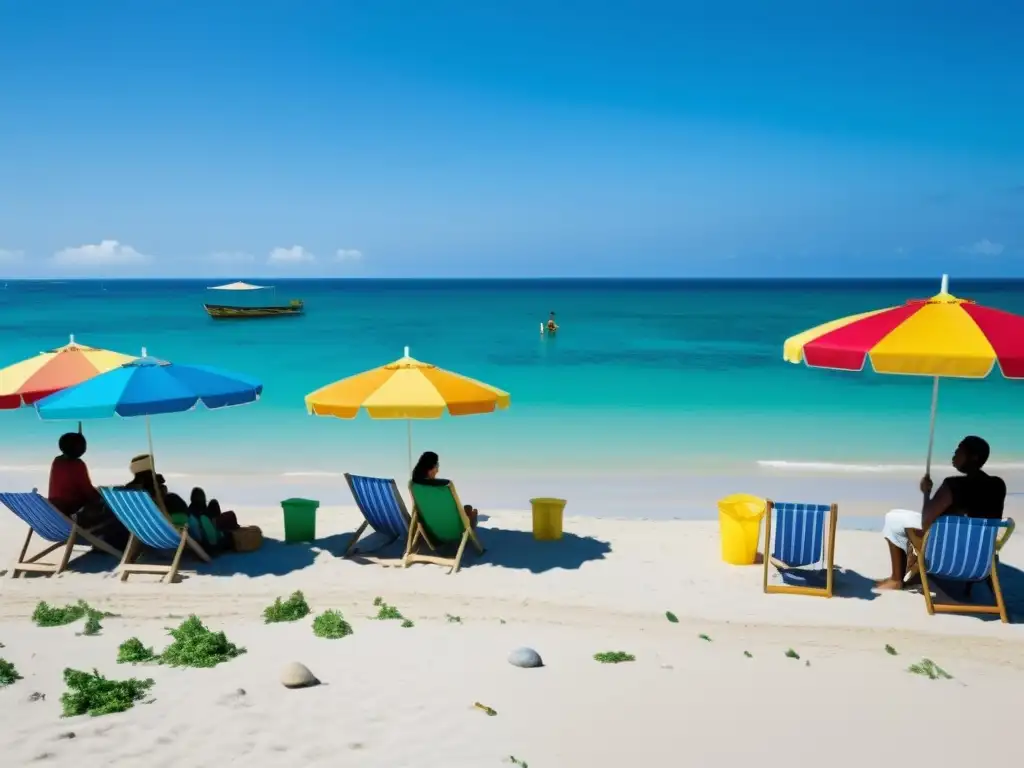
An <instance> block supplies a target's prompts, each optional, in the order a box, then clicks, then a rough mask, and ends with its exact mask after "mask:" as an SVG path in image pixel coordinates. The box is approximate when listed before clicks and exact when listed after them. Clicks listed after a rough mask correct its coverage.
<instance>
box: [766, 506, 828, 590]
mask: <svg viewBox="0 0 1024 768" xmlns="http://www.w3.org/2000/svg"><path fill="white" fill-rule="evenodd" d="M773 509H775V503H774V502H773V501H771V500H770V499H769V500H767V501H766V502H765V514H764V582H763V585H764V592H765V594H767V595H772V594H788V595H808V596H811V597H832V593H833V583H834V579H835V555H836V524H837V523H838V521H839V505H838V504H831V505H829V513H828V539H827V540H826V541H825V569H826V570H825V586H824V587H801V586H789V585H786V584H769V583H768V567H769V566H774V567H775V568H777V569H778V570H779V571H784V570H791V567H790V566H789V565H787V564H786V563H782V562H780V561H778V560H776V559H775V558H774V557H772V556H771V544H772V510H773Z"/></svg>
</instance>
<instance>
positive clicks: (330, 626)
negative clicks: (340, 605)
mask: <svg viewBox="0 0 1024 768" xmlns="http://www.w3.org/2000/svg"><path fill="white" fill-rule="evenodd" d="M313 634H314V635H316V636H317V637H323V638H326V639H328V640H338V639H340V638H342V637H348V636H349V635H351V634H352V625H351V624H349V623H348V622H347V621H345V617H344V616H342V615H341V611H324V612H323V613H321V614H320V615H319V616H317V617H316V618H315V619H313Z"/></svg>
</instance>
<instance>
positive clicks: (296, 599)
mask: <svg viewBox="0 0 1024 768" xmlns="http://www.w3.org/2000/svg"><path fill="white" fill-rule="evenodd" d="M308 615H309V603H307V602H306V597H305V595H303V594H302V593H301V592H292V596H291V597H289V598H288V599H287V600H285V601H284V602H281V598H280V597H279V598H277V599H276V600H275V601H274V604H273V605H268V606H267V607H266V608H264V609H263V621H264V622H265V623H267V624H276V623H278V622H281V621H298V620H299V619H304V618H306V616H308Z"/></svg>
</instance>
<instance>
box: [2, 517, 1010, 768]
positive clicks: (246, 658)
mask: <svg viewBox="0 0 1024 768" xmlns="http://www.w3.org/2000/svg"><path fill="white" fill-rule="evenodd" d="M279 515H280V513H279V512H273V513H270V512H268V513H267V514H265V515H261V514H260V513H258V512H257V511H248V512H246V511H240V516H241V518H242V519H243V520H244V521H246V522H254V523H256V524H259V525H261V526H263V528H264V531H265V532H266V533H267V534H268V535H269V536H271V537H274V536H276V537H280V535H281V531H280V521H279ZM358 519H359V518H358V517H357V516H356V515H355V514H354V513H353V511H352V510H345V511H338V510H330V509H327V510H322V512H321V514H320V517H319V520H318V532H319V534H320V535H321V537H323V538H322V539H321V544H322V545H323V547H324V550H323V551H316V550H311V549H309V548H306V547H301V546H300V547H285V546H281V545H275V543H274V542H273V541H270V542H268V544H267V546H266V547H265V548H264V550H263V551H262V552H260V553H257V554H253V555H244V556H229V557H226V558H222V559H221V560H220V561H219V562H218V563H216V565H215V568H214V570H213V572H212V574H208V575H201V576H194V575H193V576H191V577H190V578H187V579H186V580H185V581H183V582H182V583H180V584H173V585H164V584H157V583H155V582H154V581H152V580H148V579H146V578H144V577H139V578H136V579H133V580H132V581H130V582H128V583H124V584H123V583H120V582H118V581H116V580H114V579H110V578H109V576H108V575H107V574H106V573H104V572H102V571H99V572H97V570H98V568H99V567H100V565H99V563H100V561H98V560H97V559H96V558H95V556H93V555H89V556H88V558H87V559H86V560H84V561H81V562H79V563H78V564H77V566H75V565H73V566H72V567H73V568H75V567H78V568H79V569H80V570H79V571H78V572H75V571H72V572H69V573H67V574H66V575H64V576H62V577H60V578H57V579H40V578H33V579H19V580H17V581H14V580H10V579H5V580H3V581H2V583H0V641H2V642H3V643H4V644H5V646H6V647H4V648H2V649H0V657H3V658H6V659H7V660H9V661H11V662H13V663H14V664H15V666H16V667H17V669H18V671H19V672H20V673H21V674H22V675H23V676H24V679H23V680H20V681H18V682H16V683H15V684H13V685H11V686H8V687H6V688H3V689H0V708H2V712H3V718H2V722H3V725H2V726H0V750H2V754H3V755H4V757H3V761H2V764H3V765H4V768H7V766H12V767H13V766H21V765H30V764H31V765H43V766H45V765H65V764H67V765H72V764H73V765H76V766H79V767H80V768H88V767H90V766H97V767H99V766H107V765H114V766H141V765H145V766H148V767H151V768H158V767H159V766H167V768H172V767H177V766H182V765H189V766H195V767H196V768H199V767H200V766H222V765H228V764H232V762H233V761H235V762H238V763H241V762H243V761H244V763H245V764H247V765H252V766H257V767H261V766H268V767H269V766H292V765H309V766H321V765H322V766H328V765H330V766H336V765H351V766H379V767H380V768H402V767H403V766H410V768H411V767H412V766H416V768H433V767H434V766H436V767H437V768H441V767H442V766H444V767H445V768H449V767H461V766H465V767H466V768H486V767H487V766H491V765H493V766H496V767H498V766H502V765H506V766H508V765H510V764H511V763H510V757H513V756H514V757H515V758H517V759H518V760H521V761H523V762H525V763H527V764H529V765H530V766H531V768H543V767H544V766H557V768H575V767H576V766H580V768H610V767H611V766H619V765H622V764H637V765H650V766H666V767H669V766H678V765H699V766H702V767H707V768H714V767H715V766H723V767H725V766H729V767H730V768H731V767H732V766H736V765H742V764H744V763H746V762H750V763H753V762H757V763H759V764H762V765H765V766H770V767H774V766H787V768H788V767H789V766H792V765H793V764H794V760H795V762H796V763H798V764H805V763H808V764H809V763H811V762H819V761H820V762H822V763H823V764H826V765H830V766H841V767H842V766H850V767H851V768H852V767H853V766H857V768H862V766H863V765H866V764H869V763H873V762H876V761H877V760H879V759H880V757H879V756H883V758H882V759H885V760H887V761H888V760H892V761H898V762H904V761H908V760H911V759H913V760H915V761H923V762H924V763H925V764H933V765H956V764H961V763H965V764H966V763H968V762H970V763H971V764H985V763H988V762H994V761H996V760H1002V759H1003V754H1004V749H1005V743H1006V742H1005V740H1004V739H1002V738H998V737H996V738H992V739H985V738H979V735H978V733H977V730H976V729H972V728H970V727H969V724H967V725H965V723H967V720H965V715H964V713H975V714H976V715H977V713H982V715H979V716H983V717H984V720H985V723H986V729H987V731H988V732H991V733H994V734H1003V733H1011V734H1012V733H1013V732H1014V729H1015V728H1016V726H1017V724H1018V721H1019V713H1018V711H1017V710H1018V706H1017V704H1018V703H1019V700H1020V691H1021V690H1022V687H1024V653H1022V650H1024V630H1022V628H1021V627H1020V626H1018V625H1008V626H1007V625H1002V624H1000V623H999V622H991V621H982V620H979V619H977V618H974V617H969V616H934V617H931V616H928V615H927V614H926V613H925V609H924V601H923V600H922V598H921V597H920V595H919V594H913V593H887V594H882V595H873V594H872V593H871V592H870V590H869V589H868V588H867V587H868V580H869V579H870V578H873V577H877V576H880V575H882V574H883V573H884V571H885V568H886V565H887V563H886V556H885V549H884V545H883V544H882V542H881V541H880V540H879V537H878V536H877V534H868V533H856V532H847V531H841V532H840V534H839V536H838V543H837V560H838V562H839V563H840V564H841V565H842V566H843V567H844V568H845V569H846V573H845V574H844V575H843V576H842V577H841V578H840V579H839V588H838V592H839V596H837V597H836V598H834V599H832V600H823V599H819V598H812V597H792V596H775V595H772V596H766V595H764V594H762V592H761V588H760V579H761V570H760V568H759V567H751V568H733V567H729V566H726V565H724V564H722V563H721V562H720V561H719V558H718V539H717V529H716V527H715V526H714V525H711V524H704V523H677V522H669V523H650V522H621V521H606V520H593V519H569V520H567V521H566V530H567V531H568V532H571V533H574V534H577V535H579V536H582V537H592V538H590V539H584V540H580V539H577V538H567V539H565V540H563V541H562V542H558V543H547V544H545V545H543V546H539V545H537V546H534V545H532V544H531V542H530V540H529V536H528V535H527V534H525V533H522V532H521V531H522V529H523V528H524V527H525V526H527V525H528V522H529V516H528V514H524V513H503V514H496V515H492V516H491V518H490V519H489V520H487V521H486V522H485V523H483V524H482V529H481V537H482V539H483V541H484V543H485V545H487V546H488V547H489V551H488V554H487V556H485V560H484V563H483V564H481V565H473V563H474V562H475V560H474V555H473V554H472V553H470V554H467V557H466V564H467V566H468V567H465V568H464V570H463V571H462V572H461V573H459V574H457V575H454V576H448V575H446V573H445V570H444V569H442V568H439V567H434V566H417V567H414V568H410V569H408V570H404V569H401V568H382V567H379V566H377V565H372V564H360V563H359V562H355V561H348V560H342V559H340V558H337V557H335V554H336V553H340V552H341V551H342V549H343V548H344V546H345V544H346V543H347V537H334V534H336V533H340V532H342V531H344V532H346V533H347V532H350V531H352V530H354V529H355V527H356V524H357V523H358ZM495 529H497V530H495ZM22 530H23V529H22V528H21V526H20V525H19V524H18V521H17V520H8V519H7V518H5V517H0V541H7V542H9V543H10V542H14V541H17V540H18V539H20V536H22V535H23V533H21V531H22ZM332 537H333V538H332ZM602 542H604V543H602ZM10 554H11V555H13V554H14V553H13V552H11V553H10ZM1003 560H1004V563H1005V566H1006V567H1005V568H1004V572H1005V573H1004V578H1003V581H1004V587H1005V588H1006V591H1007V593H1008V596H1011V595H1012V598H1011V599H1012V600H1013V606H1014V608H1015V609H1016V610H1018V611H1020V610H1021V609H1022V608H1024V605H1022V603H1021V600H1022V598H1024V588H1022V579H1021V578H1019V577H1020V575H1021V572H1020V570H1018V569H1019V568H1020V567H1021V566H1024V540H1011V541H1010V543H1009V545H1008V546H1007V547H1006V550H1005V551H1004V557H1003ZM261 570H262V571H264V572H265V573H267V575H255V574H257V572H259V571H261ZM246 573H250V574H253V575H246ZM275 573H277V574H283V575H271V574H275ZM296 589H301V590H303V592H304V593H305V595H306V598H307V600H308V602H309V603H310V605H311V607H312V608H313V612H314V615H315V614H317V613H319V612H321V611H323V610H325V609H328V608H334V609H338V610H341V611H342V612H343V613H344V614H345V617H346V619H347V620H348V621H350V622H351V623H352V626H353V628H354V634H353V635H352V636H350V637H346V638H343V639H340V640H323V639H320V638H317V637H315V636H314V635H313V634H312V630H311V624H312V616H310V617H307V618H305V619H303V620H302V621H299V622H296V623H294V624H273V625H265V624H263V623H262V621H261V618H260V615H261V611H262V609H263V608H264V607H265V606H266V605H268V604H269V603H270V602H272V601H273V599H274V598H275V597H277V596H282V597H287V596H288V595H289V594H290V593H291V592H292V591H294V590H296ZM976 591H978V592H979V593H981V594H985V592H986V590H985V589H984V588H978V589H977V590H976ZM377 595H381V596H383V597H384V599H385V600H386V601H387V602H388V603H389V604H392V605H394V606H396V607H397V608H398V609H399V610H400V611H401V612H402V614H403V615H405V616H406V617H408V618H409V619H411V620H413V621H414V622H415V626H414V627H412V628H408V629H403V628H402V627H401V626H400V624H399V622H397V621H377V620H374V619H372V618H371V617H372V616H375V615H376V611H377V609H376V608H375V607H374V606H373V604H372V603H373V598H374V597H375V596H377ZM80 598H81V599H85V600H87V601H89V602H90V603H92V604H93V605H94V606H96V607H98V608H101V609H103V610H108V611H111V612H113V613H117V614H119V616H118V617H112V618H106V619H104V620H103V625H104V628H103V632H102V634H100V635H99V636H96V637H80V636H76V634H75V633H76V632H77V631H80V627H78V626H69V627H59V628H38V627H35V626H34V625H33V624H32V623H31V621H30V620H29V616H30V615H31V613H32V609H33V607H34V606H35V603H36V602H37V601H39V600H47V601H48V602H50V603H51V604H62V603H65V602H72V601H74V600H77V599H80ZM666 610H671V611H672V612H673V613H674V614H675V615H676V616H678V617H679V622H678V623H671V622H669V621H667V620H666V618H665V611H666ZM189 613H196V614H198V615H199V616H200V617H201V618H202V619H203V620H204V622H205V623H206V624H207V625H208V626H209V627H210V628H211V629H213V630H224V631H225V632H226V633H227V635H228V638H229V639H230V640H231V641H232V642H235V643H237V644H239V645H242V646H245V647H246V648H247V649H248V652H247V653H246V654H244V655H242V656H240V657H239V658H237V659H234V660H232V661H229V662H227V663H225V664H221V665H219V666H217V667H215V668H214V669H172V668H167V667H162V666H158V665H144V666H137V667H132V666H129V665H118V664H117V663H116V661H115V660H116V655H117V646H118V645H119V644H120V643H121V642H122V641H124V640H125V639H127V638H128V637H130V636H137V637H139V638H140V639H141V640H142V642H143V643H144V644H145V645H147V646H148V645H153V646H155V647H156V650H157V651H159V650H161V649H162V648H163V647H164V646H165V645H166V644H167V642H168V638H167V636H166V628H167V627H169V626H174V625H176V624H178V623H180V621H181V620H182V619H183V618H184V617H185V616H187V615H188V614H189ZM445 614H453V615H458V616H461V617H462V621H461V622H458V623H455V622H449V621H446V619H445ZM702 634H703V635H707V636H708V637H709V638H710V642H708V641H706V640H702V639H701V638H700V637H699V636H700V635H702ZM524 638H529V642H530V643H531V644H532V645H533V646H534V647H535V648H538V649H543V652H544V660H545V663H546V665H547V666H546V668H545V670H544V673H543V674H540V675H534V674H524V672H523V671H522V670H520V669H516V668H514V667H512V666H510V665H509V664H508V663H507V660H506V656H507V652H508V649H509V648H515V647H517V646H518V645H519V644H520V643H521V642H522V641H523V639H524ZM887 644H888V645H891V646H893V647H894V648H895V649H896V651H897V653H898V655H895V656H893V655H890V654H888V653H887V652H886V651H885V646H886V645H887ZM789 649H793V650H794V651H795V652H796V653H797V654H799V656H800V659H799V660H795V659H792V658H787V656H786V652H787V650H789ZM600 651H626V652H628V653H631V654H633V655H635V657H636V660H635V661H633V662H629V663H623V664H599V663H597V662H596V661H595V660H594V659H593V656H594V654H595V653H597V652H600ZM923 658H929V659H932V660H934V661H935V662H936V663H937V664H939V665H940V666H942V667H943V668H944V669H946V670H948V671H949V672H950V673H951V674H952V675H953V676H954V679H953V680H929V679H926V678H923V677H920V676H917V675H913V674H910V673H908V672H907V667H908V666H909V665H910V664H912V663H914V662H917V661H920V660H921V659H923ZM294 659H302V660H303V663H304V664H306V665H308V666H309V668H311V669H315V670H317V673H318V675H319V676H321V677H322V678H323V679H325V680H329V681H330V682H331V684H330V685H322V686H317V687H314V688H310V689H309V690H307V691H304V692H303V693H302V694H301V695H295V694H293V693H291V692H289V691H285V690H282V688H281V683H280V682H279V680H278V679H277V678H276V677H275V675H273V674H270V675H268V674H267V670H268V669H269V670H275V669H281V668H282V667H283V666H284V665H285V664H286V663H288V662H289V661H292V660H294ZM806 661H810V662H811V665H810V666H806V665H805V662H806ZM68 665H72V666H74V667H75V668H79V669H92V668H93V667H96V668H97V669H99V671H100V672H101V673H103V674H106V675H108V676H110V677H113V678H121V679H123V678H127V677H132V676H134V677H152V678H153V679H154V680H155V685H154V687H153V689H152V691H151V695H152V697H153V699H155V701H154V702H153V703H152V704H146V705H136V706H135V707H134V708H133V709H132V710H130V711H128V712H126V713H123V714H116V715H109V716H104V717H99V718H88V717H82V718H74V719H70V720H63V719H61V718H60V717H59V715H60V695H61V693H62V692H63V690H64V686H63V682H62V680H61V671H62V669H63V668H64V667H65V666H68ZM239 688H242V689H244V690H245V692H246V693H245V695H244V696H242V695H238V694H237V691H238V689H239ZM33 691H39V692H40V693H43V694H45V696H46V698H45V699H41V700H38V701H35V702H31V703H29V702H27V701H26V697H27V696H28V694H29V693H31V692H33ZM476 702H479V703H481V704H483V705H484V706H486V707H491V708H493V709H494V710H495V711H496V712H497V714H496V716H493V717H488V716H487V715H486V714H485V713H484V712H482V711H481V710H480V709H479V708H476V707H474V703H476ZM969 719H970V718H968V720H969ZM69 731H73V732H74V733H75V734H76V738H74V739H62V738H59V737H60V735H61V734H64V733H67V732H69ZM794 750H797V751H796V752H794ZM794 755H796V758H794Z"/></svg>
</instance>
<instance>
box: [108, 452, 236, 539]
mask: <svg viewBox="0 0 1024 768" xmlns="http://www.w3.org/2000/svg"><path fill="white" fill-rule="evenodd" d="M153 469H154V465H153V457H152V456H151V455H149V454H148V453H143V454H139V455H138V456H135V457H133V458H132V460H131V464H130V465H129V471H130V472H131V473H132V479H131V480H130V481H129V482H128V483H127V484H125V485H124V486H123V487H124V488H131V489H135V490H142V491H145V492H146V493H147V494H149V495H150V497H152V499H153V501H154V502H155V503H156V505H157V506H158V507H161V508H162V509H163V510H164V511H165V512H166V513H167V515H168V516H169V517H170V518H171V522H173V523H174V524H175V525H187V524H188V521H189V517H194V518H196V521H197V522H198V523H199V525H200V529H201V530H202V531H203V541H202V542H201V543H202V544H203V545H204V546H206V547H207V548H208V549H210V550H211V551H214V552H216V551H218V550H222V549H227V548H229V547H230V543H231V541H232V532H233V531H236V530H238V529H239V527H240V526H239V525H238V518H237V517H236V515H235V513H234V512H232V511H226V512H222V511H221V509H220V503H219V502H218V501H217V500H216V499H210V500H209V501H207V500H206V491H204V490H203V489H202V488H199V487H196V488H193V489H192V494H191V502H190V503H189V502H186V501H185V499H183V498H182V497H181V496H179V495H178V494H176V493H171V492H169V491H168V490H167V484H166V482H165V481H164V476H163V475H161V474H154V472H153Z"/></svg>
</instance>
